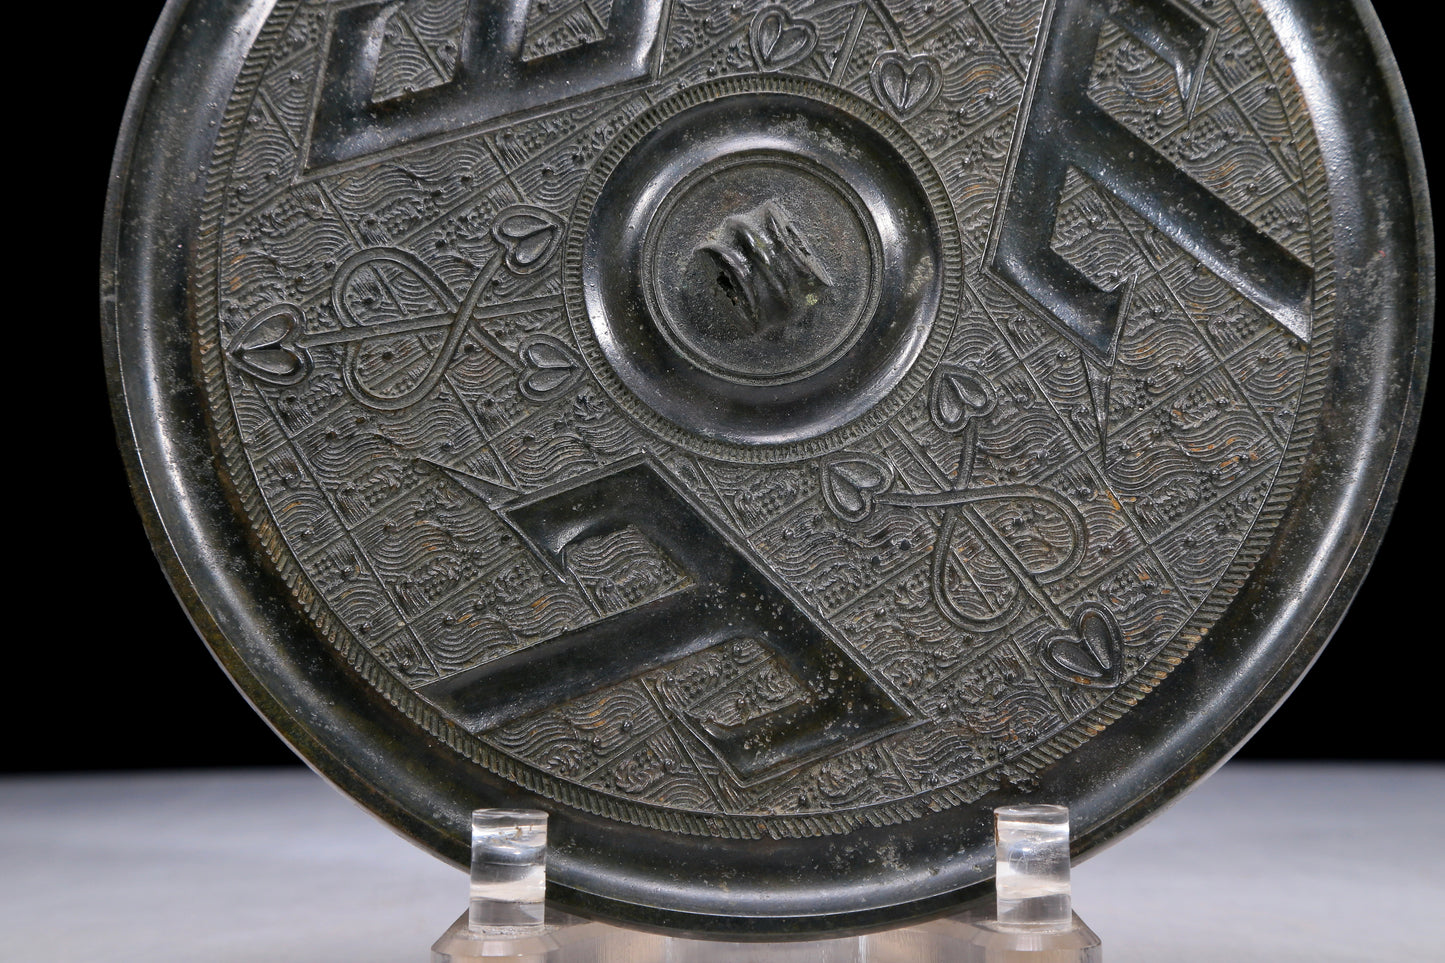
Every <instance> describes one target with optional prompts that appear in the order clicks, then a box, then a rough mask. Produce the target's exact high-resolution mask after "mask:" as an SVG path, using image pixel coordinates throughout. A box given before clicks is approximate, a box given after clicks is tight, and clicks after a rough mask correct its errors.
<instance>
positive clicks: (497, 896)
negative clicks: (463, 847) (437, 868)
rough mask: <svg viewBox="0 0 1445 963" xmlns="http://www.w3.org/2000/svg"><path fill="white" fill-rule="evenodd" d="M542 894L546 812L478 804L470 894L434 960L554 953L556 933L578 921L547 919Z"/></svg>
mask: <svg viewBox="0 0 1445 963" xmlns="http://www.w3.org/2000/svg"><path fill="white" fill-rule="evenodd" d="M546 896H547V814H546V813H544V812H539V811H537V810H533V809H478V810H476V811H475V812H473V813H472V880H471V900H470V902H469V904H468V906H467V911H466V912H465V913H463V914H462V915H461V917H460V918H459V919H458V920H457V921H456V922H455V923H453V924H452V925H451V928H450V929H448V930H447V931H446V932H445V933H443V934H442V936H441V938H440V939H438V940H437V941H436V943H434V944H433V945H432V960H433V961H434V963H466V961H472V960H513V961H536V963H542V961H548V960H553V959H556V952H557V950H558V949H560V948H561V946H562V945H563V943H562V942H559V941H558V939H557V934H558V933H559V931H561V930H562V929H563V928H564V927H567V926H570V925H571V924H573V923H576V922H578V921H576V920H574V919H573V918H571V917H567V918H566V919H565V920H563V919H561V918H558V919H556V920H551V919H549V918H548V916H547V903H546ZM554 915H555V914H554ZM563 942H565V940H564V941H563Z"/></svg>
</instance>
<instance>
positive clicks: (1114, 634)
mask: <svg viewBox="0 0 1445 963" xmlns="http://www.w3.org/2000/svg"><path fill="white" fill-rule="evenodd" d="M1039 661H1040V662H1042V663H1043V664H1044V668H1046V669H1048V670H1049V671H1050V672H1052V673H1053V674H1054V675H1056V676H1058V677H1059V678H1061V679H1067V680H1068V681H1070V682H1073V683H1076V684H1078V685H1086V686H1092V687H1094V688H1099V689H1112V688H1114V687H1115V686H1117V685H1118V684H1119V683H1121V682H1123V681H1124V634H1123V633H1122V632H1120V631H1119V623H1117V622H1115V621H1114V616H1112V615H1110V614H1109V610H1108V609H1106V608H1104V607H1103V606H1102V605H1099V604H1098V603H1096V602H1085V603H1084V604H1083V605H1081V606H1079V607H1078V609H1077V610H1075V612H1074V631H1073V632H1072V633H1064V634H1061V635H1055V636H1054V637H1053V638H1050V639H1047V640H1045V642H1044V644H1043V647H1042V648H1041V649H1039Z"/></svg>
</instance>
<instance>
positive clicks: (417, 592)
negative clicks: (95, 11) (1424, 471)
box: [103, 0, 1433, 933]
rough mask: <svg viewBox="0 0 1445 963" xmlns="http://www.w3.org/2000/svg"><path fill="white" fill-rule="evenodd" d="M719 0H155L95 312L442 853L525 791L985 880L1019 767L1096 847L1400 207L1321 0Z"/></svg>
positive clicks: (1238, 714)
mask: <svg viewBox="0 0 1445 963" xmlns="http://www.w3.org/2000/svg"><path fill="white" fill-rule="evenodd" d="M745 6H746V5H743V4H729V5H722V6H720V7H719V8H718V9H717V10H712V9H711V8H710V7H708V6H707V5H706V4H703V3H690V2H684V0H678V2H675V3H671V4H648V3H627V2H625V0H613V3H612V4H611V5H610V7H609V8H608V9H610V14H609V12H608V10H602V9H600V8H599V10H593V9H592V8H591V7H587V6H584V5H581V4H578V5H575V6H574V5H569V4H560V5H554V7H556V9H554V10H552V11H551V13H550V14H549V15H547V16H543V15H542V14H540V13H539V12H538V11H536V10H531V9H530V8H528V9H527V10H525V11H523V12H524V13H525V16H519V17H518V18H516V19H515V20H509V19H508V18H506V17H501V18H500V19H497V18H496V17H495V12H496V11H497V10H500V9H501V6H500V5H499V6H498V7H495V8H494V7H490V6H488V5H485V4H478V5H468V4H464V3H458V4H447V3H421V2H415V0H414V2H412V3H408V4H403V5H401V7H399V8H392V7H386V8H385V10H383V8H382V6H381V5H376V4H371V5H366V4H363V5H359V6H358V5H353V6H350V7H344V6H343V7H337V8H336V9H335V10H332V9H331V8H327V7H324V6H317V7H310V6H307V7H294V8H293V7H292V6H290V5H287V4H284V3H283V4H278V5H276V8H275V9H274V10H272V9H271V8H270V7H269V6H266V5H262V6H261V7H259V8H258V7H253V6H251V5H246V4H191V5H184V4H177V5H173V6H172V7H171V8H169V9H168V12H167V16H166V18H165V19H164V20H163V22H162V26H161V28H160V30H159V32H158V34H157V37H158V41H159V42H158V43H157V45H156V46H155V47H154V48H153V50H152V54H151V58H150V61H149V62H148V64H147V66H146V68H145V69H144V70H143V71H142V77H141V82H140V85H139V86H138V88H137V96H136V98H135V99H134V100H133V102H132V108H131V113H130V118H129V121H128V125H127V130H126V131H125V132H124V134H123V137H122V145H121V148H120V151H119V152H118V155H117V180H116V182H115V183H116V187H115V188H114V189H113V192H112V197H111V208H110V212H109V221H108V227H107V238H106V260H105V265H104V277H103V287H104V294H105V301H104V304H105V311H106V331H107V351H108V361H109V364H110V369H111V377H112V385H113V391H114V397H115V398H116V405H117V412H118V415H119V418H120V420H121V423H122V437H123V448H125V449H127V451H128V458H129V459H130V463H131V470H132V476H133V478H134V479H135V481H136V484H137V489H138V495H139V497H140V500H141V504H142V510H143V513H144V514H145V515H146V518H147V522H148V525H149V526H150V528H151V532H152V538H153V540H154V541H155V542H156V544H157V545H158V551H160V552H161V554H162V555H163V556H164V557H165V558H166V560H167V563H168V565H169V567H170V575H171V578H172V581H173V584H175V585H176V586H177V590H178V593H179V594H180V595H181V596H182V599H183V601H185V603H186V605H187V608H188V610H189V611H190V612H191V615H192V618H193V619H194V620H195V621H196V622H197V624H198V626H199V627H200V628H201V630H202V633H203V634H204V635H205V636H206V637H207V639H208V641H209V642H210V643H211V645H212V647H213V649H214V650H215V652H216V654H217V656H218V658H220V660H221V661H222V663H223V664H224V665H225V666H226V668H227V671H228V672H230V673H231V674H232V677H233V678H234V679H235V680H236V681H237V683H238V685H240V687H241V688H242V689H243V691H245V692H246V694H247V695H248V697H249V698H251V699H252V701H253V702H254V703H256V705H257V706H258V708H259V709H260V710H261V711H262V712H263V713H264V714H265V715H266V716H267V717H268V719H270V720H271V722H272V723H273V725H275V726H276V727H277V729H278V730H279V731H280V732H282V734H283V735H285V736H286V738H287V739H288V740H289V741H291V742H292V744H293V745H294V746H296V748H297V749H298V751H300V752H301V753H302V755H303V756H305V757H306V758H307V759H308V760H309V761H310V762H311V763H312V764H313V765H315V766H316V767H317V768H318V769H319V770H320V771H322V772H323V773H324V774H326V775H327V776H328V777H329V778H331V779H332V780H333V781H335V782H337V783H338V784H339V785H340V786H341V787H342V788H343V789H345V790H346V791H347V792H349V793H351V794H352V795H353V796H355V797H356V798H358V799H359V800H360V801H361V802H363V803H364V804H365V805H367V806H368V807H370V808H372V809H373V810H374V811H376V812H378V814H380V815H381V816H383V818H386V819H387V820H388V821H390V822H391V823H392V824H393V825H395V826H397V827H398V828H399V829H400V830H401V831H403V832H404V833H406V834H408V835H410V836H411V837H413V838H415V839H417V840H418V841H419V842H421V843H422V844H423V845H426V846H428V847H429V848H431V849H433V850H435V851H437V852H438V853H440V854H442V855H444V856H446V857H448V858H451V859H454V860H460V859H462V858H464V852H465V847H464V841H463V840H464V834H465V826H466V820H465V814H466V812H467V811H468V810H470V809H471V808H472V807H474V806H476V805H482V804H523V803H526V804H540V805H543V806H544V807H545V808H547V809H549V811H552V812H553V813H554V826H555V827H556V830H557V840H558V847H557V852H556V856H555V859H554V860H553V866H554V868H555V871H556V872H555V878H556V879H557V881H558V883H559V886H558V888H557V893H556V895H557V897H558V898H559V899H562V900H564V901H567V902H569V903H571V904H572V905H574V906H577V907H580V908H583V909H590V910H591V911H593V912H598V913H603V914H607V915H613V916H618V917H621V918H624V919H628V920H631V921H633V922H637V923H642V924H656V925H667V926H681V927H687V928H692V929H699V930H709V931H732V932H756V933H764V932H774V933H777V932H792V933H813V932H824V931H830V930H837V929H841V928H848V927H858V926H870V925H880V924H883V923H887V922H892V921H900V920H903V919H906V918H909V917H912V916H918V915H922V914H926V913H928V912H934V911H938V910H939V909H941V908H943V907H945V906H947V905H949V904H950V903H951V902H954V901H956V900H958V899H960V898H962V897H965V896H967V895H969V894H973V893H977V892H978V890H979V887H981V886H983V885H986V870H984V869H982V868H981V867H982V866H983V865H985V862H986V854H987V852H988V844H989V832H988V830H989V822H988V816H987V814H988V812H989V809H990V808H991V806H992V805H994V804H996V803H998V802H1001V801H1006V800H1014V799H1020V798H1029V799H1045V798H1047V799H1051V800H1065V801H1067V802H1069V803H1070V805H1071V807H1072V808H1073V810H1074V812H1075V827H1076V834H1077V836H1078V850H1079V852H1080V853H1081V854H1082V853H1086V852H1088V851H1090V850H1093V849H1095V848H1097V847H1098V846H1099V845H1101V844H1103V843H1105V842H1107V841H1108V840H1109V839H1111V838H1113V837H1115V836H1117V835H1118V834H1119V833H1120V832H1122V831H1124V830H1126V829H1128V828H1130V827H1131V826H1133V825H1136V824H1137V823H1138V822H1140V821H1141V820H1143V819H1145V818H1147V817H1148V815H1149V814H1151V813H1152V812H1154V811H1155V810H1156V809H1157V808H1158V807H1159V806H1161V805H1163V804H1165V803H1167V802H1168V800H1169V799H1171V798H1172V797H1173V796H1174V795H1176V794H1177V793H1178V792H1180V791H1181V790H1183V789H1184V788H1187V786H1188V785H1189V784H1190V783H1192V782H1193V781H1195V780H1196V779H1198V778H1199V777H1200V776H1201V775H1202V774H1204V773H1205V772H1207V771H1208V769H1209V768H1210V767H1212V766H1213V765H1215V764H1217V763H1218V762H1219V761H1221V760H1222V759H1223V758H1224V757H1225V756H1226V755H1227V754H1228V752H1230V751H1231V750H1232V748H1233V747H1234V746H1236V745H1237V744H1238V742H1239V741H1240V740H1241V739H1243V738H1244V737H1245V736H1246V735H1247V734H1248V733H1249V731H1251V730H1252V729H1253V728H1254V727H1255V726H1256V725H1257V724H1258V723H1259V722H1260V721H1261V720H1262V719H1263V718H1264V717H1265V715H1267V714H1268V712H1269V711H1270V709H1271V708H1272V707H1273V706H1274V705H1275V704H1276V703H1277V702H1278V700H1279V699H1280V698H1282V697H1283V695H1284V694H1285V693H1287V691H1288V690H1289V688H1291V687H1292V685H1293V684H1294V682H1295V681H1296V680H1297V679H1298V676H1299V674H1300V673H1301V672H1302V671H1303V670H1304V668H1306V667H1307V666H1308V664H1309V662H1310V661H1312V659H1313V657H1314V656H1315V654H1316V653H1317V652H1318V649H1319V647H1320V646H1321V645H1322V644H1323V642H1324V640H1325V639H1326V638H1327V636H1328V634H1329V632H1330V630H1331V629H1332V628H1333V626H1334V625H1335V623H1336V622H1337V621H1338V619H1339V617H1340V615H1341V614H1342V612H1343V609H1344V607H1345V605H1347V604H1348V600H1349V597H1350V595H1351V594H1352V592H1353V589H1354V587H1355V585H1356V584H1357V583H1358V580H1359V579H1360V578H1361V577H1363V570H1364V562H1365V561H1367V559H1368V557H1369V555H1370V554H1371V553H1372V551H1373V549H1374V547H1375V544H1376V542H1377V541H1378V538H1379V535H1380V531H1381V529H1382V527H1383V524H1384V518H1385V515H1386V514H1387V511H1386V510H1387V509H1388V506H1389V504H1390V502H1391V500H1392V498H1393V493H1394V491H1395V490H1396V488H1397V487H1398V483H1399V476H1400V474H1401V473H1402V472H1403V461H1404V458H1403V456H1404V454H1405V453H1406V452H1407V451H1408V447H1409V440H1410V438H1411V437H1412V435H1413V430H1414V424H1415V420H1416V418H1417V417H1418V411H1419V404H1420V392H1421V391H1422V390H1423V373H1424V370H1425V365H1426V362H1427V350H1428V349H1427V346H1428V333H1429V327H1430V310H1431V297H1432V294H1433V291H1432V288H1431V284H1432V278H1431V276H1430V269H1431V262H1430V256H1431V255H1430V249H1429V243H1430V242H1429V223H1428V210H1427V205H1426V201H1425V195H1424V182H1423V175H1422V172H1421V168H1420V162H1419V158H1418V147H1417V145H1415V143H1414V141H1413V132H1412V131H1411V130H1410V129H1409V122H1408V117H1407V116H1406V115H1405V114H1404V112H1403V111H1404V107H1403V103H1404V102H1403V95H1402V93H1401V92H1400V91H1399V90H1398V87H1397V84H1396V83H1395V79H1394V76H1393V72H1392V71H1391V70H1390V68H1388V67H1384V68H1382V67H1381V66H1380V65H1379V59H1380V57H1381V56H1382V53H1381V51H1383V47H1382V46H1381V44H1382V41H1381V40H1379V38H1374V40H1373V41H1372V39H1371V36H1370V33H1369V31H1370V29H1372V27H1371V26H1369V25H1367V24H1366V23H1362V22H1361V19H1360V14H1359V13H1358V12H1357V11H1356V10H1355V9H1354V8H1353V6H1351V5H1350V4H1335V5H1330V4H1311V5H1305V4H1299V5H1290V4H1271V5H1270V6H1269V7H1268V8H1267V10H1266V11H1265V12H1264V13H1261V12H1259V11H1257V10H1254V9H1253V8H1249V7H1246V6H1234V5H1225V4H1202V5H1200V6H1198V7H1193V6H1188V5H1181V4H1174V3H1169V2H1163V0H1159V2H1153V0H1151V2H1138V3H1125V4H1115V5H1109V4H1096V3H1092V2H1085V0H1059V2H1056V3H1049V4H1015V5H1008V6H999V7H998V8H997V9H995V8H994V7H993V6H991V5H988V4H978V5H974V7H973V8H969V9H963V8H962V7H960V9H959V10H957V11H954V10H953V8H952V7H948V5H933V6H931V7H928V8H924V7H921V6H914V5H900V6H898V7H887V6H873V5H863V6H858V5H831V4H813V5H809V6H806V7H804V6H798V7H792V8H788V9H784V8H782V7H777V6H767V5H759V6H758V7H757V8H756V9H754V8H751V7H749V8H747V9H744V7H745ZM705 7H707V9H704V8H705ZM453 8H455V9H453ZM945 8H947V9H945ZM268 14H269V16H270V18H271V19H270V20H267V19H266V18H267V16H268ZM574 15H575V16H574ZM584 16H592V17H593V19H592V20H591V21H590V22H591V23H593V27H591V28H584V27H582V26H579V24H582V23H583V21H582V20H579V19H576V18H578V17H584ZM378 17H380V18H381V19H378ZM609 17H610V19H609ZM569 18H572V19H569ZM494 19H495V20H496V22H490V21H492V20H494ZM1369 19H1370V18H1368V17H1366V18H1365V20H1366V21H1369ZM559 24H560V25H563V26H566V29H562V28H561V27H559ZM598 24H610V25H611V32H610V33H607V32H606V31H605V30H604V29H603V28H602V27H599V26H597V25H598ZM588 30H592V31H594V32H593V33H588ZM599 30H602V31H603V33H605V34H606V37H604V36H603V35H602V34H599V33H597V32H596V31H599ZM509 31H511V32H514V33H516V36H514V37H512V41H508V40H507V39H506V37H507V36H511V33H509ZM518 31H519V32H518ZM366 37H371V38H372V41H371V42H370V45H368V44H367V43H361V42H360V40H361V39H364V38H366ZM482 37H490V38H493V39H494V40H495V44H494V45H493V46H491V47H485V48H484V47H483V46H481V45H479V44H480V40H478V39H475V38H482ZM608 37H611V38H613V39H607V38H608ZM348 38H351V40H348ZM469 38H471V39H469ZM1308 38H1314V39H1312V40H1311V39H1308ZM614 40H615V41H616V42H615V43H614ZM352 41H356V42H352ZM509 42H512V46H508V43H509ZM448 44H450V46H448ZM549 44H553V45H555V44H560V45H561V47H562V48H564V52H562V53H554V52H553V48H552V47H549V46H548V45H549ZM507 50H512V51H513V52H514V53H515V54H516V56H514V57H512V58H511V59H508V58H507V57H506V56H503V55H502V54H501V53H498V52H499V51H502V52H505V51H507ZM567 50H570V51H571V53H570V54H569V53H568V52H566V51H567ZM579 51H582V52H587V53H585V55H582V54H579V53H578V52H579ZM248 57H249V58H250V59H249V60H248V59H247V58H248ZM589 58H592V59H594V60H597V61H598V62H599V63H604V62H605V64H608V65H611V66H606V67H605V69H601V70H600V71H599V69H598V67H597V64H592V65H591V66H587V65H588V63H589ZM480 77H486V78H489V79H488V80H487V81H486V82H485V83H483V82H481V81H479V80H478V79H477V78H480ZM367 84H370V86H369V87H368V86H367ZM497 84H500V85H501V87H502V89H504V90H505V91H507V92H506V93H505V94H504V95H502V94H499V95H497V96H496V97H493V96H492V90H493V88H494V87H495V86H496V85H497ZM557 91H566V94H567V96H566V98H564V101H563V102H562V103H561V104H560V105H559V104H557V103H556V93H557ZM196 172H201V173H200V176H194V175H195V174H196ZM680 866H685V867H686V871H685V872H679V870H678V867H680Z"/></svg>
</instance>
